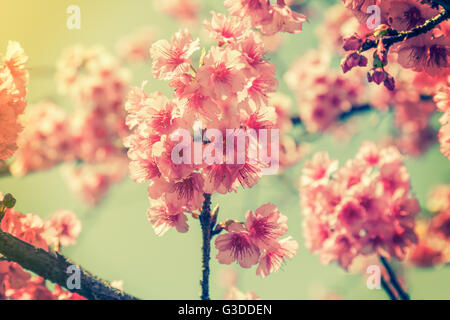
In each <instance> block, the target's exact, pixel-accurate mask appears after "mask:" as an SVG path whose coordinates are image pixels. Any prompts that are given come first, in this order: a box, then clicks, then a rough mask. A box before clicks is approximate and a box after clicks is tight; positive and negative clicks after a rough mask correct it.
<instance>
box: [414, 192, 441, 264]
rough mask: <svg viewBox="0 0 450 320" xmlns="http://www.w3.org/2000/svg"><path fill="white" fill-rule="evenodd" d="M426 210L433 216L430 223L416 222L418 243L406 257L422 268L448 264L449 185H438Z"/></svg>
mask: <svg viewBox="0 0 450 320" xmlns="http://www.w3.org/2000/svg"><path fill="white" fill-rule="evenodd" d="M428 208H429V210H430V211H431V212H433V213H434V215H433V217H432V218H431V221H425V220H419V221H418V223H417V227H416V232H417V234H418V236H419V243H418V245H417V246H416V248H415V249H414V251H412V252H411V254H410V255H409V257H408V260H409V262H410V263H412V264H414V265H416V266H419V267H422V268H428V267H433V266H436V265H439V264H448V263H450V186H449V185H439V186H436V187H435V188H434V189H433V190H432V192H431V194H430V199H429V203H428Z"/></svg>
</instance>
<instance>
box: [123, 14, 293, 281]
mask: <svg viewBox="0 0 450 320" xmlns="http://www.w3.org/2000/svg"><path fill="white" fill-rule="evenodd" d="M204 26H205V29H206V30H208V32H209V35H210V37H211V38H213V39H215V40H216V41H217V43H218V45H217V46H212V47H211V48H210V49H209V50H206V49H203V50H201V51H200V41H199V40H198V39H194V38H193V37H192V36H191V34H190V33H189V32H188V30H186V29H183V30H180V31H179V32H177V33H176V34H174V35H173V37H172V39H171V41H167V40H159V41H157V42H155V43H154V44H153V45H152V47H151V49H150V55H151V58H152V73H153V76H154V77H155V78H157V79H161V80H166V81H169V85H170V87H172V88H173V89H174V94H173V97H167V96H166V95H164V94H163V93H161V92H153V93H149V94H147V93H146V92H145V90H144V87H145V83H144V84H143V85H142V86H141V87H136V88H133V89H132V90H131V91H130V94H129V98H128V101H127V103H126V110H127V111H128V115H127V118H126V123H127V125H128V127H129V129H130V130H131V134H130V135H129V136H128V137H127V138H126V139H125V140H124V144H125V146H126V147H127V148H128V156H129V158H130V165H129V171H130V176H131V178H132V179H134V180H135V181H136V182H139V183H145V182H148V181H151V182H150V185H149V187H148V196H149V198H150V205H151V207H150V208H149V210H148V211H147V215H148V218H149V220H150V222H151V223H152V225H153V228H154V231H155V233H156V234H157V235H163V234H164V233H165V232H167V230H169V229H170V228H173V227H174V228H175V229H176V230H177V231H179V232H187V231H188V228H189V227H188V224H187V217H186V215H185V214H186V213H189V214H191V215H192V217H194V218H198V217H199V213H198V212H199V211H200V210H201V208H202V203H203V200H204V194H215V193H220V194H226V193H229V192H232V191H236V190H237V188H238V187H239V186H242V187H244V188H251V187H253V186H254V185H255V184H256V183H257V182H258V180H259V179H260V178H261V175H262V169H263V168H265V167H266V164H265V163H263V162H262V161H260V160H259V158H258V159H255V158H254V155H251V152H250V151H249V149H250V146H249V144H247V143H246V144H245V146H244V147H243V149H242V150H241V149H240V148H241V147H239V148H238V145H237V144H235V143H234V142H232V140H233V139H234V137H231V140H230V139H229V138H230V137H229V136H230V133H229V130H230V129H231V130H249V129H253V130H254V131H255V132H257V135H259V131H258V130H259V129H274V128H276V129H278V128H280V129H281V131H282V133H283V134H284V133H286V132H287V131H288V130H289V129H290V127H291V124H290V123H288V122H289V121H290V120H289V111H288V108H289V99H288V98H287V97H285V96H283V95H277V94H275V91H276V89H277V80H276V79H275V66H274V65H272V64H270V63H269V62H268V61H267V60H266V59H265V58H264V55H265V52H266V51H265V49H264V43H263V41H262V40H261V38H260V36H259V35H258V34H257V33H256V32H254V31H253V30H252V29H251V27H252V25H251V23H250V20H248V19H247V18H239V17H237V16H226V15H223V14H219V13H215V12H212V19H211V20H209V21H205V23H204ZM197 51H200V52H199V53H200V54H199V55H198V60H197V61H198V63H194V62H193V56H194V54H195V53H196V52H197ZM180 129H184V132H186V131H187V132H188V136H187V137H183V140H182V143H181V144H182V146H189V147H190V148H188V149H185V148H180V133H179V132H180ZM210 129H212V130H214V132H218V133H220V134H221V136H222V138H220V139H219V138H218V137H217V136H216V135H209V132H212V131H209V130H210ZM203 133H205V134H203ZM223 137H225V138H223ZM230 143H231V145H230ZM230 146H231V148H230ZM285 146H286V148H285V149H286V150H293V151H295V152H296V153H297V154H298V153H299V150H298V149H297V148H296V146H295V143H294V145H292V144H289V142H286V144H285ZM277 147H278V146H277ZM192 149H194V152H193V153H192V152H190V151H186V150H192ZM196 150H200V151H201V152H200V155H201V158H200V159H196V157H197V153H196V152H195V151H196ZM230 150H231V151H230ZM221 151H224V152H221ZM208 153H210V154H214V156H213V158H214V159H215V160H214V161H212V162H211V161H203V160H205V159H204V157H206V156H205V154H208ZM230 154H231V155H232V156H231V157H232V158H233V159H234V160H236V159H235V158H234V156H237V155H238V154H243V155H244V157H243V159H244V161H243V162H242V163H239V162H238V161H231V162H229V159H228V157H229V156H230ZM174 155H175V156H176V157H182V158H183V159H184V160H188V161H183V162H181V163H178V162H176V161H174ZM293 158H294V156H292V155H290V156H288V155H285V156H284V164H285V165H289V164H291V163H292V162H293V161H294V160H292V159H293ZM197 160H200V161H197ZM216 218H217V217H214V219H216ZM246 219H247V220H246V222H245V227H243V226H242V224H241V223H237V222H235V223H231V224H230V223H225V224H220V226H221V229H220V231H223V230H224V229H226V230H227V231H228V233H227V234H224V235H221V236H219V237H218V238H217V241H216V245H217V248H218V250H219V255H218V256H217V258H218V260H219V262H221V263H227V264H229V263H231V262H232V261H234V260H236V259H237V260H238V262H239V264H240V265H241V266H243V267H247V268H248V267H250V266H251V265H254V264H257V263H258V262H259V267H258V274H260V275H261V276H266V275H268V274H269V273H271V272H274V271H276V270H278V269H279V268H280V266H281V264H282V262H283V260H284V258H290V257H293V256H294V255H295V251H296V249H297V243H296V242H295V241H293V240H291V239H290V238H286V239H283V240H278V238H279V237H281V236H282V235H283V234H285V233H286V231H287V225H286V217H285V216H283V215H281V214H280V213H279V212H278V209H277V208H276V207H275V206H274V205H271V204H268V205H265V206H262V207H261V208H259V209H258V210H256V212H255V213H252V212H251V211H249V212H247V214H246ZM214 223H215V222H214ZM246 244H247V245H248V247H247V248H246V247H245V245H246ZM239 246H241V247H239ZM239 248H241V249H239Z"/></svg>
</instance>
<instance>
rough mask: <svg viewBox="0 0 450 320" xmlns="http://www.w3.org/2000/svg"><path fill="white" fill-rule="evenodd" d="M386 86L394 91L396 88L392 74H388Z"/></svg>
mask: <svg viewBox="0 0 450 320" xmlns="http://www.w3.org/2000/svg"><path fill="white" fill-rule="evenodd" d="M384 86H385V87H386V88H387V89H389V90H391V91H393V90H394V89H395V80H394V77H392V76H391V75H390V74H387V76H386V79H385V80H384Z"/></svg>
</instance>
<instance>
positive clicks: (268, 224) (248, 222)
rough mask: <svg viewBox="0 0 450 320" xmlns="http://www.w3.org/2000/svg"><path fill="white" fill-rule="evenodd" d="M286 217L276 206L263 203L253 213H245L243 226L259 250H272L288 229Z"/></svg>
mask: <svg viewBox="0 0 450 320" xmlns="http://www.w3.org/2000/svg"><path fill="white" fill-rule="evenodd" d="M286 222H287V217H286V216H284V215H282V214H281V213H280V212H279V211H278V208H277V207H276V206H275V205H273V204H271V203H268V204H265V205H263V206H261V207H259V208H258V209H256V211H255V212H254V213H253V212H252V211H250V210H249V211H247V213H246V214H245V227H246V229H247V230H248V233H249V237H250V239H251V240H252V241H253V243H255V244H256V245H257V246H258V248H260V250H268V251H270V250H273V249H275V248H277V246H278V241H277V240H278V238H279V237H281V236H283V235H284V234H285V233H286V231H287V230H288V226H287V223H286Z"/></svg>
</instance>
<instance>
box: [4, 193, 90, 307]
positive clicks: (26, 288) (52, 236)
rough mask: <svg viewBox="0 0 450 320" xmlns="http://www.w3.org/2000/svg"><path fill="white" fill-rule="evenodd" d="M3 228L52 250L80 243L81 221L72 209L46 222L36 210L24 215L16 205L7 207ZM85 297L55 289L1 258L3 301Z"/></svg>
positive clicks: (18, 236)
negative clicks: (35, 212) (16, 209)
mask: <svg viewBox="0 0 450 320" xmlns="http://www.w3.org/2000/svg"><path fill="white" fill-rule="evenodd" d="M1 197H2V198H3V196H1ZM0 229H1V230H2V231H3V232H7V233H9V234H11V235H13V236H14V237H16V238H19V239H20V240H22V241H25V242H27V243H29V244H31V245H33V246H35V247H37V248H41V249H43V250H46V251H49V249H50V248H54V249H57V250H59V248H60V247H62V246H64V247H65V246H70V245H74V244H75V243H76V240H77V237H78V235H79V234H80V232H81V222H80V221H79V220H78V218H77V217H76V215H75V214H74V213H73V212H72V211H68V210H58V211H56V212H55V213H53V215H52V216H51V217H50V218H49V219H48V220H47V221H43V220H42V219H41V218H40V217H39V216H37V215H34V214H32V213H28V214H22V213H20V212H17V211H15V210H14V209H13V208H11V209H6V211H5V213H4V216H3V219H2V220H1V222H0ZM4 299H8V300H84V297H81V296H80V295H78V294H75V293H71V292H69V291H65V290H63V289H62V288H61V287H60V286H58V285H56V287H55V289H54V290H53V291H51V290H50V289H49V288H48V287H47V285H46V281H45V279H43V278H42V277H38V276H32V275H31V274H30V273H29V272H27V271H25V270H24V269H22V267H21V266H20V265H19V264H17V263H15V262H10V261H7V260H4V261H3V260H0V300H4Z"/></svg>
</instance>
